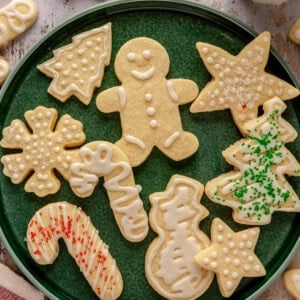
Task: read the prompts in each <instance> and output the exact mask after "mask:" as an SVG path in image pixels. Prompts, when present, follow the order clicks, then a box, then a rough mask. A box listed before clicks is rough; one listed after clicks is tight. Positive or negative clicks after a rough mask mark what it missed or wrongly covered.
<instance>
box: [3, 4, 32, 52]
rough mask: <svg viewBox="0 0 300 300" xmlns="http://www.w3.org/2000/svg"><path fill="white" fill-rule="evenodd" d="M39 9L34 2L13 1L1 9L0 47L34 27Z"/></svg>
mask: <svg viewBox="0 0 300 300" xmlns="http://www.w3.org/2000/svg"><path fill="white" fill-rule="evenodd" d="M37 16H38V8H37V5H36V3H35V2H34V1H33V0H13V1H11V2H10V3H9V4H8V5H6V6H4V7H2V8H1V9H0V47H4V46H5V45H6V44H7V43H8V42H10V41H12V40H13V39H14V38H16V37H17V36H18V35H20V34H21V33H22V32H24V31H25V30H27V29H28V28H29V27H31V26H32V25H33V23H34V22H35V21H36V19H37Z"/></svg>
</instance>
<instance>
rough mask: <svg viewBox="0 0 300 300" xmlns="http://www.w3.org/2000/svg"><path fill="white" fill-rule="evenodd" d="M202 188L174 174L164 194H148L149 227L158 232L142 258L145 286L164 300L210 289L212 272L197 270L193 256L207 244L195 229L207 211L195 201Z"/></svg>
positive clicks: (190, 180) (197, 200)
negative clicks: (147, 285)
mask: <svg viewBox="0 0 300 300" xmlns="http://www.w3.org/2000/svg"><path fill="white" fill-rule="evenodd" d="M203 189H204V188H203V185H202V184H201V183H200V182H198V181H196V180H193V179H192V178H188V177H184V176H181V175H174V176H173V177H172V178H171V180H170V181H169V183H168V186H167V189H166V190H165V191H164V192H159V193H154V194H152V195H150V202H151V204H152V208H151V210H150V217H149V219H150V225H151V227H152V229H153V230H154V231H155V232H157V233H158V237H156V238H155V239H154V240H153V241H152V243H151V244H150V246H149V248H148V250H147V253H146V258H145V272H146V277H147V280H148V282H149V284H150V285H151V286H152V288H153V289H154V290H155V291H156V292H157V293H159V294H160V295H161V296H163V297H165V298H167V299H181V300H182V299H186V300H187V299H196V298H198V297H200V296H201V295H202V294H203V293H204V292H205V291H206V290H207V289H208V287H209V286H210V284H211V282H212V279H213V273H212V272H210V271H207V270H205V269H201V268H199V267H198V266H197V264H196V262H195V261H194V256H195V255H196V254H198V252H200V251H201V250H203V249H205V248H206V247H208V246H209V244H210V241H209V239H208V237H207V236H206V235H205V233H204V232H203V231H201V230H200V229H199V222H200V221H201V220H203V219H204V218H205V217H206V216H207V215H208V211H207V209H206V208H205V207H204V206H202V205H201V204H200V203H199V201H200V199H201V197H202V194H203Z"/></svg>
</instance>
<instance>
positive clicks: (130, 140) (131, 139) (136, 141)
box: [125, 134, 146, 150]
mask: <svg viewBox="0 0 300 300" xmlns="http://www.w3.org/2000/svg"><path fill="white" fill-rule="evenodd" d="M125 140H126V141H127V142H128V143H131V144H135V145H137V146H138V147H140V148H141V149H143V150H144V149H145V148H146V145H145V144H144V143H143V141H141V140H140V139H138V138H137V137H135V136H133V135H130V134H126V135H125Z"/></svg>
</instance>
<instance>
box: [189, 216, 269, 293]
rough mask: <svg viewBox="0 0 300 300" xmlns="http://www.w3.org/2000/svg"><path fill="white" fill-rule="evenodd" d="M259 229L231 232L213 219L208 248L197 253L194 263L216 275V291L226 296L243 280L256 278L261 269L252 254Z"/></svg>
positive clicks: (223, 224)
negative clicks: (217, 286)
mask: <svg viewBox="0 0 300 300" xmlns="http://www.w3.org/2000/svg"><path fill="white" fill-rule="evenodd" d="M259 232H260V229H259V227H253V228H249V229H246V230H242V231H238V232H234V231H232V230H231V229H230V228H229V227H228V226H227V225H226V224H225V223H224V222H223V221H222V220H220V219H218V218H215V219H214V220H213V222H212V226H211V240H212V244H211V246H210V247H208V248H206V249H204V250H202V251H200V252H199V253H198V254H197V255H196V256H195V260H196V263H197V264H198V265H199V266H200V267H201V268H204V269H207V270H210V271H213V272H215V273H216V276H217V281H218V285H219V288H220V292H221V294H222V295H223V296H224V297H230V296H231V295H232V293H233V292H234V291H235V290H236V288H237V287H238V285H239V283H240V281H241V280H242V278H243V277H260V276H264V275H265V274H266V271H265V268H264V266H263V265H262V263H261V262H260V260H259V259H258V257H257V256H256V255H255V253H254V248H255V245H256V242H257V239H258V236H259Z"/></svg>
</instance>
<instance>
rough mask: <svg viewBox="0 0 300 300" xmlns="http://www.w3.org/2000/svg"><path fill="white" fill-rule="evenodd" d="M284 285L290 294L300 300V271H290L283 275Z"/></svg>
mask: <svg viewBox="0 0 300 300" xmlns="http://www.w3.org/2000/svg"><path fill="white" fill-rule="evenodd" d="M283 284H284V286H285V288H286V290H287V291H288V292H289V294H290V295H291V296H292V297H294V298H295V299H296V300H299V299H300V269H290V270H287V271H285V272H284V273H283Z"/></svg>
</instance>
